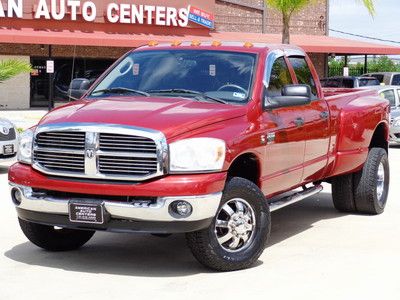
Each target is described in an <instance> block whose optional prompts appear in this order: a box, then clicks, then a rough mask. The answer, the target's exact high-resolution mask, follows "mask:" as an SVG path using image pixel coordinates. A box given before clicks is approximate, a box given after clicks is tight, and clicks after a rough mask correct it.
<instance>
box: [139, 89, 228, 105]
mask: <svg viewBox="0 0 400 300" xmlns="http://www.w3.org/2000/svg"><path fill="white" fill-rule="evenodd" d="M146 92H147V93H149V94H152V93H154V94H188V95H195V96H200V97H202V98H203V99H207V100H212V101H215V102H219V103H223V104H227V102H226V101H224V100H222V99H219V98H214V97H211V96H209V95H207V94H206V93H202V92H199V91H194V90H187V89H166V90H149V91H146Z"/></svg>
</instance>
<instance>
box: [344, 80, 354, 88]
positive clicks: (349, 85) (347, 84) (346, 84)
mask: <svg viewBox="0 0 400 300" xmlns="http://www.w3.org/2000/svg"><path fill="white" fill-rule="evenodd" d="M342 86H343V87H344V88H349V89H352V88H354V79H350V78H344V79H343V82H342Z"/></svg>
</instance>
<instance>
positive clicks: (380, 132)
mask: <svg viewBox="0 0 400 300" xmlns="http://www.w3.org/2000/svg"><path fill="white" fill-rule="evenodd" d="M387 134H388V129H387V128H386V125H385V124H384V123H381V124H379V125H378V127H377V128H376V129H375V132H374V135H373V136H372V139H371V143H370V145H369V149H371V148H383V149H385V150H386V152H388V147H389V144H388V141H387V138H386V137H387Z"/></svg>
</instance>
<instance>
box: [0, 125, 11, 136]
mask: <svg viewBox="0 0 400 300" xmlns="http://www.w3.org/2000/svg"><path fill="white" fill-rule="evenodd" d="M1 132H2V133H3V134H4V135H7V134H9V133H10V129H8V128H7V127H3V129H2V130H1Z"/></svg>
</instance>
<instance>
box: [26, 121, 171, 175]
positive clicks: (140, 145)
mask: <svg viewBox="0 0 400 300" xmlns="http://www.w3.org/2000/svg"><path fill="white" fill-rule="evenodd" d="M167 156H168V146H167V141H166V138H165V136H164V134H163V133H162V132H160V131H155V130H152V129H146V128H138V127H133V126H126V125H115V124H98V123H59V124H50V125H40V126H38V127H37V128H36V131H35V134H34V143H33V164H32V166H33V168H34V169H36V170H38V171H40V172H43V173H45V174H49V175H53V176H63V177H76V178H87V179H104V180H121V181H144V180H148V179H151V178H154V177H159V176H162V175H163V174H165V173H166V171H167V163H168V157H167Z"/></svg>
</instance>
